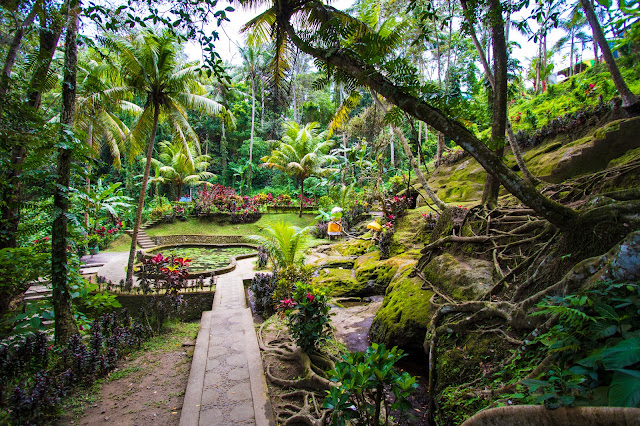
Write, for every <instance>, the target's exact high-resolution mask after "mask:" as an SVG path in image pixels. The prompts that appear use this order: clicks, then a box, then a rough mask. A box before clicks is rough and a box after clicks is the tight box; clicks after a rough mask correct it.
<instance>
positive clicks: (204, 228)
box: [105, 213, 328, 252]
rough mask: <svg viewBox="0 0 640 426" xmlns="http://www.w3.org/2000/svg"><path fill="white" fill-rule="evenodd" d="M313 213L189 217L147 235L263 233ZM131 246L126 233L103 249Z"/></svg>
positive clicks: (303, 222) (310, 242) (308, 220)
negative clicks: (243, 219) (218, 219)
mask: <svg viewBox="0 0 640 426" xmlns="http://www.w3.org/2000/svg"><path fill="white" fill-rule="evenodd" d="M315 216H316V215H315V214H303V215H302V217H301V218H299V217H298V214H297V213H269V214H263V215H262V218H260V220H259V221H257V222H256V223H247V224H238V225H231V224H228V223H225V224H217V223H211V222H208V221H206V220H200V219H197V218H194V217H190V218H188V219H187V221H185V222H180V221H175V222H174V223H164V224H161V225H157V226H154V227H153V228H151V229H147V234H148V235H149V236H164V235H264V232H263V230H264V229H265V228H266V227H269V226H271V225H273V224H274V223H276V222H278V221H280V220H284V221H285V222H287V223H290V224H292V225H295V226H299V227H301V228H304V227H305V226H309V225H311V224H312V223H313V222H314V221H315V219H314V218H315ZM327 241H328V240H319V239H315V238H313V237H309V238H308V239H307V240H306V241H305V244H304V246H305V248H309V247H314V246H317V245H319V244H324V243H326V242H327ZM130 247H131V238H130V237H129V236H128V235H121V236H119V237H118V238H117V239H116V240H115V241H114V242H113V243H111V245H110V246H109V248H108V249H107V250H105V251H110V252H125V251H129V248H130Z"/></svg>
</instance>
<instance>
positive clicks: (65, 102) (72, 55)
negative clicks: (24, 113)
mask: <svg viewBox="0 0 640 426" xmlns="http://www.w3.org/2000/svg"><path fill="white" fill-rule="evenodd" d="M79 13H80V5H79V4H78V5H77V6H76V7H74V8H73V9H71V10H70V11H69V19H68V26H67V36H66V39H65V45H66V46H65V55H64V80H63V82H62V111H61V112H60V125H61V126H62V128H61V132H60V139H62V141H63V143H62V147H61V148H60V149H59V150H58V170H57V177H56V185H55V192H54V194H53V205H54V208H55V210H54V212H55V214H54V219H53V227H52V233H51V237H52V238H51V287H52V288H53V297H52V299H53V311H54V314H55V343H56V344H57V345H60V344H64V343H66V342H68V341H69V338H70V337H71V336H72V335H73V334H75V333H77V332H78V326H77V325H76V321H75V318H74V316H73V312H72V309H71V290H70V289H69V276H68V261H67V256H68V253H67V245H68V243H67V214H68V212H69V179H70V176H71V158H72V154H73V145H74V144H73V143H72V142H71V141H70V140H69V139H70V138H72V137H73V136H71V135H69V134H68V133H67V130H69V129H71V128H73V119H74V113H75V102H76V70H77V68H76V65H77V63H78V45H77V42H76V40H77V36H78V14H79Z"/></svg>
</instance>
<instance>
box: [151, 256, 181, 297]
mask: <svg viewBox="0 0 640 426" xmlns="http://www.w3.org/2000/svg"><path fill="white" fill-rule="evenodd" d="M140 262H141V266H140V270H139V271H138V276H139V277H140V289H141V290H142V292H143V293H144V294H148V293H151V292H152V291H155V292H156V293H160V292H162V291H163V290H164V291H165V292H166V293H167V294H173V295H176V294H178V292H179V291H180V290H181V289H182V288H183V287H185V286H186V284H187V278H188V277H189V270H188V269H189V263H190V262H191V259H187V258H183V257H174V256H169V257H165V256H163V255H162V253H158V254H157V255H155V256H154V257H151V258H142V260H141V261H140Z"/></svg>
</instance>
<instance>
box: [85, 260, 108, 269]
mask: <svg viewBox="0 0 640 426" xmlns="http://www.w3.org/2000/svg"><path fill="white" fill-rule="evenodd" d="M101 266H104V263H99V262H96V263H85V264H84V265H80V269H81V270H82V269H86V268H99V267H101Z"/></svg>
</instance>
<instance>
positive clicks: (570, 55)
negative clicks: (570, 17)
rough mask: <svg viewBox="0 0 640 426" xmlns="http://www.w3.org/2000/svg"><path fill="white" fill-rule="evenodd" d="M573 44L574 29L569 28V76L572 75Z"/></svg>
mask: <svg viewBox="0 0 640 426" xmlns="http://www.w3.org/2000/svg"><path fill="white" fill-rule="evenodd" d="M574 46H575V30H574V29H572V30H571V52H569V77H572V76H573V66H574V63H573V49H574Z"/></svg>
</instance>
